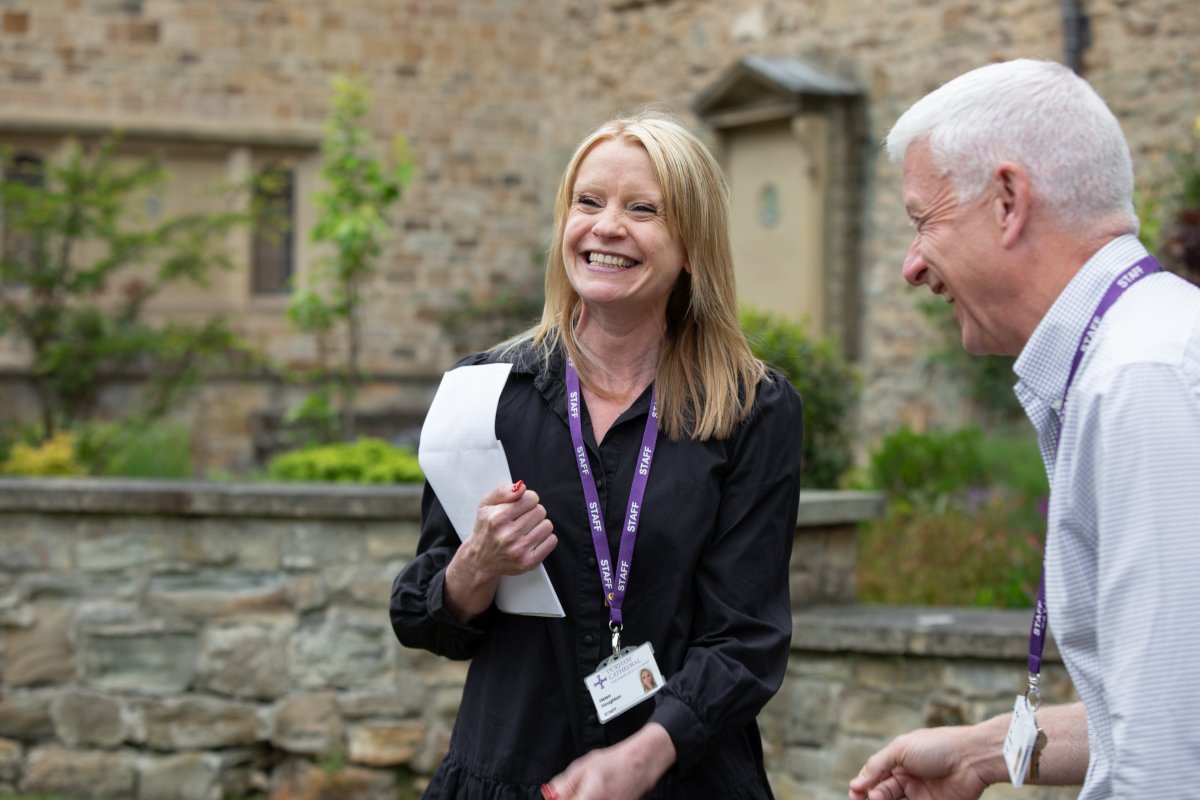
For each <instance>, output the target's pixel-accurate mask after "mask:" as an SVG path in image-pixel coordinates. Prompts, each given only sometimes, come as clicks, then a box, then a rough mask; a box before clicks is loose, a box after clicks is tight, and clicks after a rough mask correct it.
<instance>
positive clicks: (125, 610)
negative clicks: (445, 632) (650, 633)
mask: <svg viewBox="0 0 1200 800" xmlns="http://www.w3.org/2000/svg"><path fill="white" fill-rule="evenodd" d="M880 503H881V501H880V499H879V498H878V497H877V496H875V495H869V494H856V493H838V492H834V493H815V492H814V493H805V495H804V497H802V499H801V507H800V519H799V522H798V525H797V539H796V547H795V555H794V557H793V563H792V572H793V579H792V591H793V603H794V606H795V610H796V612H797V616H796V628H795V643H794V646H793V655H792V659H791V664H790V666H789V670H788V680H787V682H786V683H785V685H784V689H783V691H782V693H781V694H780V695H779V696H778V697H777V698H776V699H775V700H773V701H772V702H771V704H770V705H769V706H768V708H767V710H766V711H765V712H764V714H763V716H762V726H763V730H764V734H765V737H766V748H767V758H768V765H769V769H770V772H771V776H772V781H773V784H774V785H775V786H776V788H777V790H778V793H779V795H780V797H781V798H796V799H799V798H814V799H815V800H823V799H824V798H826V797H829V798H833V797H844V796H845V788H844V786H845V782H846V781H847V780H848V779H849V777H850V776H851V775H852V774H854V772H855V771H856V770H857V768H858V765H859V762H860V761H861V760H862V759H863V758H865V757H866V755H867V754H869V753H870V752H872V751H873V750H874V749H875V748H876V747H878V746H879V745H880V744H882V743H883V742H884V741H886V739H887V738H889V737H890V736H892V735H895V734H897V733H900V732H902V731H903V730H906V729H908V728H910V727H913V726H915V725H920V724H926V723H930V724H933V723H949V722H960V721H969V720H973V719H978V718H980V717H982V716H984V715H986V714H990V713H993V712H995V711H1000V710H1003V708H1004V707H1005V705H1006V704H1011V696H1012V694H1013V692H1014V691H1015V689H1016V687H1017V685H1018V684H1019V680H1020V678H1021V676H1022V672H1021V665H1022V659H1023V647H1024V642H1023V634H1022V629H1023V628H1024V629H1025V630H1026V631H1027V627H1026V626H1027V623H1028V620H1027V619H1026V617H1025V615H1024V614H1023V613H1015V614H1008V615H1006V614H1004V613H1002V612H997V613H996V614H992V615H986V614H980V613H978V612H976V613H973V614H967V613H954V614H949V613H947V612H934V611H929V610H925V611H921V610H904V609H901V610H895V611H888V610H886V609H862V608H859V607H857V606H854V605H852V604H851V603H850V602H849V601H851V600H853V592H854V588H853V570H854V540H855V525H856V523H857V521H859V520H862V519H866V518H869V517H871V516H874V515H875V514H877V513H879V510H880ZM418 513H419V495H418V492H417V490H416V488H415V487H386V488H382V487H381V488H373V487H338V486H311V485H232V484H230V485H221V484H204V483H194V484H188V483H171V482H134V481H127V482H117V481H95V480H82V479H81V480H12V479H8V480H0V531H3V535H2V536H0V792H5V791H21V792H28V793H34V792H37V793H56V794H62V795H67V796H72V797H119V798H138V800H193V798H194V799H195V800H224V799H226V798H237V797H242V796H245V795H247V794H269V795H271V796H272V797H273V798H275V800H286V799H288V798H293V797H316V796H317V795H318V794H320V793H321V792H327V793H330V792H342V794H339V795H337V796H342V797H347V798H376V797H378V798H384V797H388V798H392V797H395V796H396V795H395V792H396V785H397V782H407V781H409V780H411V779H415V780H416V781H417V782H418V783H419V781H420V780H421V776H426V775H428V774H430V773H431V771H432V770H433V768H434V767H435V766H436V764H437V761H438V759H439V758H440V756H441V754H442V753H443V752H444V750H445V748H446V746H447V744H448V737H449V733H450V729H451V726H452V725H453V720H454V716H455V713H456V710H457V705H458V701H459V697H460V694H461V688H462V682H463V680H464V678H465V675H466V672H465V664H461V663H454V662H449V661H446V660H443V659H440V658H436V657H434V656H431V655H429V654H426V653H422V652H418V651H412V650H405V649H403V648H401V647H400V646H399V645H398V643H397V642H396V641H395V639H394V637H393V635H392V633H391V629H390V626H389V623H388V619H387V614H386V608H387V603H388V596H389V591H390V587H391V581H392V578H393V576H394V575H395V574H396V572H397V571H398V570H399V569H400V568H401V567H402V566H403V565H404V564H405V563H406V561H407V559H408V558H409V557H410V556H411V554H412V553H413V552H414V550H415V547H416V542H417V531H418V522H417V517H418ZM1055 659H1056V656H1055V655H1054V654H1053V652H1052V653H1051V657H1050V659H1049V660H1050V664H1051V666H1050V667H1049V668H1048V670H1047V673H1048V678H1049V683H1050V689H1049V691H1048V695H1049V699H1053V698H1055V697H1065V696H1067V695H1068V694H1069V684H1067V682H1066V679H1065V678H1064V677H1063V676H1062V670H1061V667H1060V666H1058V665H1057V664H1056V663H1055ZM989 796H993V795H989ZM1036 796H1038V795H1035V797H1036ZM1051 796H1052V795H1049V794H1047V795H1044V797H1051Z"/></svg>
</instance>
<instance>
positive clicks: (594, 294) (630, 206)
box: [562, 139, 690, 317]
mask: <svg viewBox="0 0 1200 800" xmlns="http://www.w3.org/2000/svg"><path fill="white" fill-rule="evenodd" d="M562 255H563V263H564V264H565V265H566V270H567V278H568V279H569V280H570V281H571V285H572V286H573V287H574V289H575V291H576V292H577V293H578V294H579V296H580V297H581V298H582V299H583V302H584V303H585V304H586V305H587V306H589V307H590V308H592V309H593V310H599V309H604V310H614V311H622V312H626V311H637V312H641V313H645V314H657V315H658V316H660V317H662V316H665V314H666V305H667V298H668V297H669V296H670V294H671V289H672V288H673V287H674V286H675V282H676V281H677V280H678V279H679V273H680V271H681V270H689V271H690V268H689V266H688V264H687V253H686V252H685V251H684V247H683V244H682V242H680V241H679V237H678V236H677V235H675V233H674V232H673V231H671V230H670V229H669V226H668V225H667V219H666V215H665V214H664V211H663V196H662V188H661V187H660V186H659V185H658V179H657V178H656V177H655V174H654V168H653V166H652V165H651V163H650V156H649V155H647V154H646V151H645V149H643V148H642V147H641V146H640V145H637V144H634V143H632V142H628V141H625V140H623V139H609V140H607V141H604V142H601V143H600V144H598V145H596V146H595V147H594V148H592V150H591V151H590V152H589V153H588V154H587V155H586V156H584V159H583V161H582V162H581V163H580V165H579V171H578V173H577V174H576V176H575V185H574V187H573V190H572V194H571V207H570V209H569V210H568V212H567V219H566V224H565V227H564V230H563V253H562Z"/></svg>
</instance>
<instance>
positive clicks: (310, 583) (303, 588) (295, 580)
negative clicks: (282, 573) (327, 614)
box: [287, 572, 329, 614]
mask: <svg viewBox="0 0 1200 800" xmlns="http://www.w3.org/2000/svg"><path fill="white" fill-rule="evenodd" d="M287 591H288V597H289V598H290V599H291V602H292V608H294V609H295V610H296V612H297V613H300V614H305V613H308V612H310V611H319V610H321V609H323V608H325V607H326V606H328V605H329V587H327V586H326V585H325V579H324V578H322V577H321V575H320V573H318V572H308V573H299V574H296V573H293V574H290V575H288V578H287Z"/></svg>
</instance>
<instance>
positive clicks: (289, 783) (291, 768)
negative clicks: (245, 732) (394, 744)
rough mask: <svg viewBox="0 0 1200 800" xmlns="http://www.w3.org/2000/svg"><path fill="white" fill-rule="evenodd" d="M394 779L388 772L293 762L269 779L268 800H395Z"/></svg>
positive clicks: (283, 766) (392, 774) (284, 765)
mask: <svg viewBox="0 0 1200 800" xmlns="http://www.w3.org/2000/svg"><path fill="white" fill-rule="evenodd" d="M395 797H396V776H395V774H394V773H392V772H390V771H387V770H372V769H364V768H363V767H355V766H343V767H339V768H334V769H328V768H327V769H322V768H321V767H318V766H316V765H315V764H311V763H308V762H305V761H300V760H298V759H294V760H292V761H289V762H287V763H286V764H283V765H282V766H280V767H279V769H277V770H276V771H275V774H274V775H273V776H272V778H271V791H270V794H269V795H268V800H325V798H331V799H332V798H339V800H395Z"/></svg>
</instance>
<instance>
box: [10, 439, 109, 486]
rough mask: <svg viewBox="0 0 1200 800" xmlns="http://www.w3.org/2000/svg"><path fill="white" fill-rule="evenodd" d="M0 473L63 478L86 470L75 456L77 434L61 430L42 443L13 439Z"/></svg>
mask: <svg viewBox="0 0 1200 800" xmlns="http://www.w3.org/2000/svg"><path fill="white" fill-rule="evenodd" d="M0 473H2V474H4V475H21V476H24V477H51V478H63V477H69V476H73V475H84V474H86V473H87V470H86V469H84V467H83V465H82V464H80V463H79V461H78V460H76V458H75V437H74V436H72V435H71V434H70V433H67V432H64V431H60V432H58V433H56V434H54V436H52V437H50V438H49V439H47V440H46V441H44V442H42V443H41V444H39V445H30V444H26V443H24V442H14V443H13V445H12V447H11V448H10V449H9V452H8V458H7V459H5V461H4V463H2V464H0Z"/></svg>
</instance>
